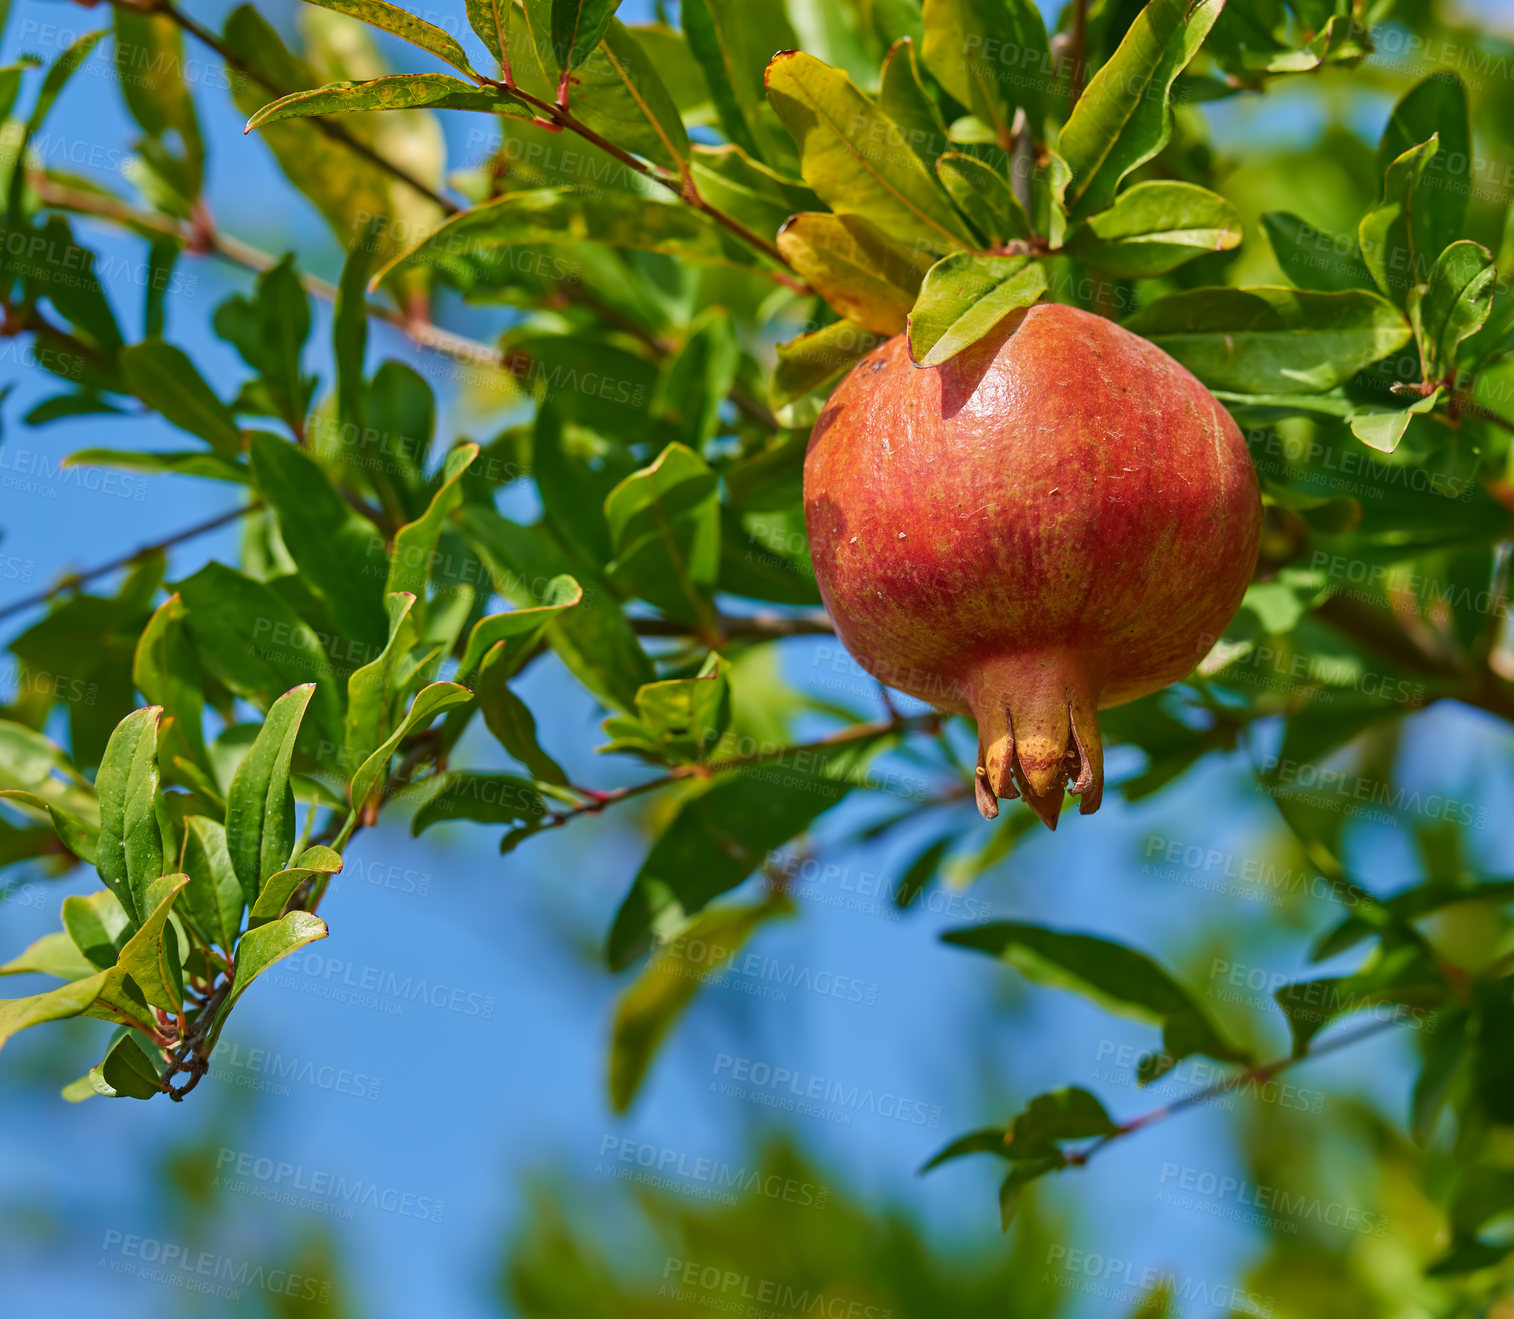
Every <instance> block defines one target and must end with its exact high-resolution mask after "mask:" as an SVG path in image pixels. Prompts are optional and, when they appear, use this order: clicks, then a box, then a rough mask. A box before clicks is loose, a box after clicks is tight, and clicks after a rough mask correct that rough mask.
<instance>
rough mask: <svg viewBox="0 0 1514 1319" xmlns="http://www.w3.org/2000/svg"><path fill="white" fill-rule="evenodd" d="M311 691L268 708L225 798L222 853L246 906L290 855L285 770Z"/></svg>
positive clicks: (290, 797) (295, 691)
mask: <svg viewBox="0 0 1514 1319" xmlns="http://www.w3.org/2000/svg"><path fill="white" fill-rule="evenodd" d="M314 690H315V684H314V683H305V684H304V685H303V686H300V687H295V688H292V689H291V690H290V691H288V692H286V693H285V694H284V695H283V696H281V697H279V699H278V700H277V701H275V702H274V703H273V705H272V706H270V707H269V710H268V715H267V717H266V718H265V719H264V721H263V726H262V728H260V729H259V730H258V735H257V738H256V739H255V740H254V741H253V744H252V746H251V747H250V748H249V749H248V752H247V754H246V755H245V756H244V757H243V758H242V763H241V764H239V765H238V766H237V771H236V773H235V775H233V776H232V780H231V788H230V790H229V791H228V792H227V794H226V850H227V853H228V855H229V856H230V857H231V865H232V869H233V870H234V871H235V872H236V876H237V880H238V882H239V883H240V884H241V885H242V893H243V895H244V896H245V898H246V899H247V904H248V906H251V905H252V904H253V903H255V902H256V901H257V897H258V893H259V892H260V891H261V889H262V887H263V881H264V880H265V879H267V878H268V876H269V875H271V874H273V873H274V872H275V871H278V870H282V869H283V868H284V867H285V866H286V865H287V864H288V862H289V856H290V853H291V852H292V851H293V850H294V840H295V830H294V792H293V791H292V790H291V789H290V786H289V765H290V762H291V760H292V759H293V757H294V745H295V739H296V738H297V737H298V736H299V731H300V723H301V721H302V720H303V719H304V717H305V708H306V707H307V706H308V705H309V704H310V698H311V694H312V693H313V692H314Z"/></svg>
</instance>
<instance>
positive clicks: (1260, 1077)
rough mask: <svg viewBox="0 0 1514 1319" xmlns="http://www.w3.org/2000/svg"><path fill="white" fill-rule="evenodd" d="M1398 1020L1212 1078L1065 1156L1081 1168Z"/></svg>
mask: <svg viewBox="0 0 1514 1319" xmlns="http://www.w3.org/2000/svg"><path fill="white" fill-rule="evenodd" d="M1398 1024H1399V1023H1398V1022H1397V1021H1392V1020H1388V1021H1374V1022H1370V1023H1369V1024H1368V1025H1366V1026H1363V1027H1362V1028H1361V1029H1360V1030H1355V1031H1348V1032H1347V1033H1346V1034H1344V1035H1338V1036H1336V1038H1335V1039H1333V1040H1329V1041H1327V1042H1326V1043H1324V1044H1322V1045H1320V1046H1319V1047H1318V1048H1316V1049H1311V1050H1310V1051H1309V1052H1308V1053H1302V1054H1289V1055H1288V1056H1287V1057H1284V1058H1275V1059H1273V1061H1272V1062H1270V1063H1263V1064H1262V1065H1261V1066H1259V1067H1248V1068H1246V1069H1244V1070H1243V1071H1239V1072H1237V1073H1235V1075H1233V1076H1228V1077H1226V1078H1225V1079H1224V1080H1223V1081H1216V1082H1215V1083H1214V1084H1213V1085H1206V1086H1205V1087H1204V1088H1203V1089H1202V1090H1195V1091H1193V1092H1191V1093H1190V1094H1186V1095H1183V1096H1181V1097H1180V1098H1178V1099H1174V1100H1173V1101H1172V1102H1171V1103H1168V1104H1163V1105H1161V1107H1159V1108H1153V1109H1149V1110H1148V1111H1147V1112H1145V1113H1142V1114H1140V1115H1139V1116H1137V1117H1133V1118H1131V1119H1130V1120H1129V1121H1128V1122H1122V1123H1120V1125H1119V1126H1118V1127H1116V1128H1115V1129H1114V1130H1113V1131H1111V1132H1110V1133H1109V1134H1108V1135H1105V1136H1100V1137H1099V1138H1098V1139H1097V1140H1096V1141H1094V1142H1093V1143H1092V1144H1091V1145H1086V1146H1084V1147H1083V1148H1082V1149H1081V1150H1078V1151H1076V1152H1075V1153H1072V1154H1069V1155H1068V1156H1067V1162H1068V1164H1069V1166H1071V1167H1074V1168H1081V1167H1082V1166H1083V1165H1084V1164H1085V1163H1087V1162H1088V1161H1089V1159H1091V1158H1092V1157H1093V1156H1094V1155H1095V1154H1097V1153H1098V1152H1099V1151H1100V1150H1101V1149H1103V1148H1104V1147H1105V1146H1106V1145H1110V1144H1113V1143H1114V1142H1115V1141H1117V1140H1119V1139H1120V1138H1121V1137H1122V1136H1128V1135H1130V1133H1131V1132H1133V1131H1140V1130H1141V1129H1142V1128H1144V1127H1149V1126H1152V1125H1153V1124H1154V1123H1157V1122H1161V1121H1162V1120H1163V1119H1165V1118H1169V1117H1172V1116H1173V1115H1174V1114H1176V1113H1181V1112H1183V1111H1185V1110H1186V1109H1190V1108H1195V1107H1197V1106H1198V1105H1200V1104H1205V1103H1208V1102H1209V1100H1211V1099H1218V1098H1219V1097H1220V1096H1221V1095H1226V1094H1229V1093H1230V1092H1231V1091H1232V1090H1239V1089H1240V1088H1241V1087H1242V1086H1245V1085H1251V1084H1252V1083H1254V1082H1259V1081H1270V1080H1271V1079H1272V1078H1273V1077H1274V1076H1276V1075H1277V1074H1278V1073H1279V1072H1283V1071H1286V1070H1287V1069H1288V1068H1290V1067H1293V1066H1295V1065H1296V1064H1298V1063H1303V1062H1309V1061H1310V1060H1311V1059H1314V1058H1322V1057H1324V1056H1325V1055H1326V1054H1328V1053H1335V1052H1337V1051H1338V1050H1340V1049H1345V1048H1349V1047H1350V1046H1351V1045H1353V1044H1357V1043H1359V1042H1360V1041H1362V1040H1365V1039H1370V1038H1371V1037H1373V1036H1374V1035H1381V1034H1382V1033H1383V1032H1384V1031H1387V1030H1391V1029H1392V1028H1393V1027H1394V1026H1397V1025H1398Z"/></svg>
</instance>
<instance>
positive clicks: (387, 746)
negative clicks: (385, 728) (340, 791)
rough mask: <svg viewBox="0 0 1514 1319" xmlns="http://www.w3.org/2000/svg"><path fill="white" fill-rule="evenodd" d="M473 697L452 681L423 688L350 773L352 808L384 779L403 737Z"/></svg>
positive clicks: (359, 803) (357, 805) (362, 802)
mask: <svg viewBox="0 0 1514 1319" xmlns="http://www.w3.org/2000/svg"><path fill="white" fill-rule="evenodd" d="M472 699H473V693H472V692H470V691H469V690H468V689H467V688H466V687H460V686H458V684H457V683H455V682H434V683H432V684H431V686H429V687H425V688H422V689H421V691H420V692H419V693H417V695H416V697H415V700H413V701H412V702H411V703H410V710H409V712H408V713H407V714H406V715H405V718H404V720H403V721H402V722H401V723H400V726H399V727H398V728H396V729H395V730H394V732H393V733H391V734H390V735H389V737H388V738H387V739H386V740H385V741H384V743H383V744H382V745H381V746H380V747H379V748H378V750H376V751H375V752H374V753H373V754H372V755H371V756H369V757H368V759H367V760H365V761H364V762H363V763H362V764H361V765H360V766H359V767H358V770H357V773H355V774H354V775H353V776H352V785H351V787H350V789H349V794H348V795H349V797H350V800H351V802H352V805H353V808H354V809H357V808H359V807H361V806H362V805H363V804H364V803H365V802H366V801H367V800H368V797H369V795H370V794H371V793H372V792H373V790H374V789H375V788H377V787H378V786H379V784H380V783H381V782H382V781H383V778H384V773H385V771H386V770H387V769H388V767H389V757H390V756H392V755H393V754H394V751H395V748H396V747H398V746H399V744H400V743H401V742H402V741H404V739H405V738H407V737H409V736H410V734H411V733H412V732H415V731H417V730H418V729H421V728H424V727H425V726H426V725H427V724H429V723H430V722H431V721H432V720H433V719H434V718H436V716H437V715H439V714H441V713H442V712H443V711H445V710H450V709H452V708H453V707H454V706H457V705H461V704H463V702H464V701H471V700H472Z"/></svg>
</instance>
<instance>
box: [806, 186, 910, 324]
mask: <svg viewBox="0 0 1514 1319" xmlns="http://www.w3.org/2000/svg"><path fill="white" fill-rule="evenodd" d="M778 250H779V251H780V252H782V253H783V255H784V257H785V259H786V260H787V261H788V263H789V265H791V266H792V267H793V268H794V272H795V274H797V275H798V276H799V277H800V278H801V279H802V280H804V282H805V283H806V284H808V285H809V286H810V287H811V288H812V289H814V290H815V292H816V293H818V294H819V295H820V296H821V297H822V298H824V299H825V300H826V301H827V302H828V303H830V305H831V306H832V308H834V309H835V311H836V312H837V314H838V315H840V316H844V317H846V318H847V319H848V320H851V321H854V322H855V323H857V324H858V325H861V326H863V327H864V328H866V329H868V330H871V331H873V332H874V333H875V334H885V335H895V334H899V333H901V332H902V331H903V329H904V326H905V322H906V320H907V318H908V316H909V312H910V308H911V307H913V306H914V305H915V295H916V293H918V292H919V290H920V282H921V280H922V279H924V277H925V272H926V270H928V269H929V268H930V258H929V256H927V255H925V254H924V253H921V252H919V251H918V250H911V249H910V248H907V247H900V246H898V245H897V244H895V243H894V242H893V241H892V240H890V239H889V238H888V237H887V236H886V235H885V234H883V233H882V232H881V231H880V230H879V229H878V228H877V227H876V226H875V225H873V224H872V223H871V222H870V221H867V220H864V219H863V218H862V217H861V216H860V215H830V214H824V213H806V214H803V215H796V216H794V217H793V218H792V219H791V220H789V222H788V223H787V224H785V225H784V226H783V228H782V230H780V232H779V234H778Z"/></svg>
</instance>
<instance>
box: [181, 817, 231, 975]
mask: <svg viewBox="0 0 1514 1319" xmlns="http://www.w3.org/2000/svg"><path fill="white" fill-rule="evenodd" d="M183 866H184V873H185V874H187V875H188V876H189V883H188V885H187V886H186V887H185V889H184V896H183V898H182V899H181V900H180V901H181V905H182V906H183V908H184V909H185V910H186V911H187V912H188V914H189V916H190V918H191V919H192V920H193V921H194V923H195V924H196V925H198V926H199V927H200V929H201V930H202V931H204V933H205V934H206V935H207V936H208V937H209V938H210V939H211V940H212V941H213V942H214V943H215V944H216V945H217V947H219V948H221V949H222V950H223V951H225V952H227V953H230V952H231V950H232V949H233V948H234V947H235V946H236V941H237V935H238V933H239V932H240V931H241V928H242V909H243V908H244V907H245V906H246V903H247V897H246V894H245V893H243V891H242V885H241V881H240V880H238V879H237V872H236V867H235V866H233V865H232V864H231V854H230V853H229V852H228V851H227V849H226V828H225V826H224V825H223V824H222V823H221V822H220V821H219V820H211V819H208V818H207V817H205V816H203V815H191V816H190V817H189V818H188V819H187V820H185V821H184V860H183Z"/></svg>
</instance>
